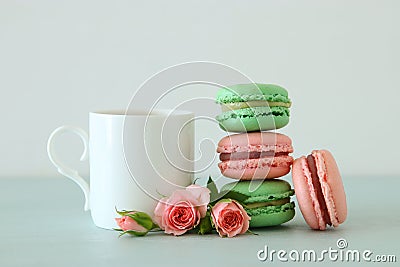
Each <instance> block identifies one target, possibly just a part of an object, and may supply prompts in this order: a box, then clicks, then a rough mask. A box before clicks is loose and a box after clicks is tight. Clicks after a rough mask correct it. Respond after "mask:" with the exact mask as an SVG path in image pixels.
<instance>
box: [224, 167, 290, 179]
mask: <svg viewBox="0 0 400 267" xmlns="http://www.w3.org/2000/svg"><path fill="white" fill-rule="evenodd" d="M289 172H290V167H287V168H285V167H269V168H268V167H265V168H257V169H254V168H252V169H244V170H239V169H234V168H228V169H225V170H224V171H221V173H222V175H223V176H225V177H229V178H233V179H239V180H243V181H248V180H253V179H256V180H263V179H273V178H278V177H281V176H284V175H286V174H288V173H289Z"/></svg>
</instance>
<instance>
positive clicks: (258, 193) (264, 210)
mask: <svg viewBox="0 0 400 267" xmlns="http://www.w3.org/2000/svg"><path fill="white" fill-rule="evenodd" d="M253 187H254V188H253ZM221 192H222V193H224V192H225V193H226V194H225V196H224V197H225V198H231V199H235V200H237V201H238V202H239V203H240V204H242V205H243V208H244V209H245V210H246V212H247V214H248V215H249V216H250V217H251V220H250V227H264V226H274V225H280V224H282V223H285V222H287V221H290V220H291V219H292V218H293V217H294V214H295V211H294V203H293V202H290V196H292V195H293V194H294V190H293V189H291V187H290V184H289V183H288V182H286V181H284V180H278V179H272V180H265V181H239V182H234V183H229V184H226V185H224V186H223V187H222V188H221Z"/></svg>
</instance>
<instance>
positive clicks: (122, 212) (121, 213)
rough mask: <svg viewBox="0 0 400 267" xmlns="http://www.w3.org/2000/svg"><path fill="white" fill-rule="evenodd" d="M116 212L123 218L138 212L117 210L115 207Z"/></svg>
mask: <svg viewBox="0 0 400 267" xmlns="http://www.w3.org/2000/svg"><path fill="white" fill-rule="evenodd" d="M115 211H116V212H117V213H118V214H119V215H121V216H126V215H127V214H129V213H131V212H136V210H121V211H119V210H117V207H115Z"/></svg>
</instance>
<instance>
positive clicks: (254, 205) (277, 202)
mask: <svg viewBox="0 0 400 267" xmlns="http://www.w3.org/2000/svg"><path fill="white" fill-rule="evenodd" d="M289 201H290V198H284V199H278V200H272V201H267V202H259V203H250V204H246V205H245V206H246V208H248V209H255V208H261V207H267V206H280V205H283V204H286V203H289Z"/></svg>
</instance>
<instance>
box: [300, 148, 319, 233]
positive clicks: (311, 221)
mask: <svg viewBox="0 0 400 267" xmlns="http://www.w3.org/2000/svg"><path fill="white" fill-rule="evenodd" d="M305 161H306V158H305V157H304V156H303V157H301V158H298V159H295V160H294V162H293V165H292V180H293V186H294V189H295V192H296V198H297V202H298V204H299V207H300V211H301V213H302V214H303V218H304V220H305V221H306V223H307V224H308V225H309V226H310V227H311V228H312V229H320V222H319V221H320V218H318V217H317V214H316V212H315V210H314V205H313V202H315V201H316V199H314V201H313V199H312V197H311V194H310V190H311V189H310V185H309V184H308V182H307V180H308V179H307V177H306V176H305V174H304V171H303V166H304V162H305ZM324 227H325V224H324Z"/></svg>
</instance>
